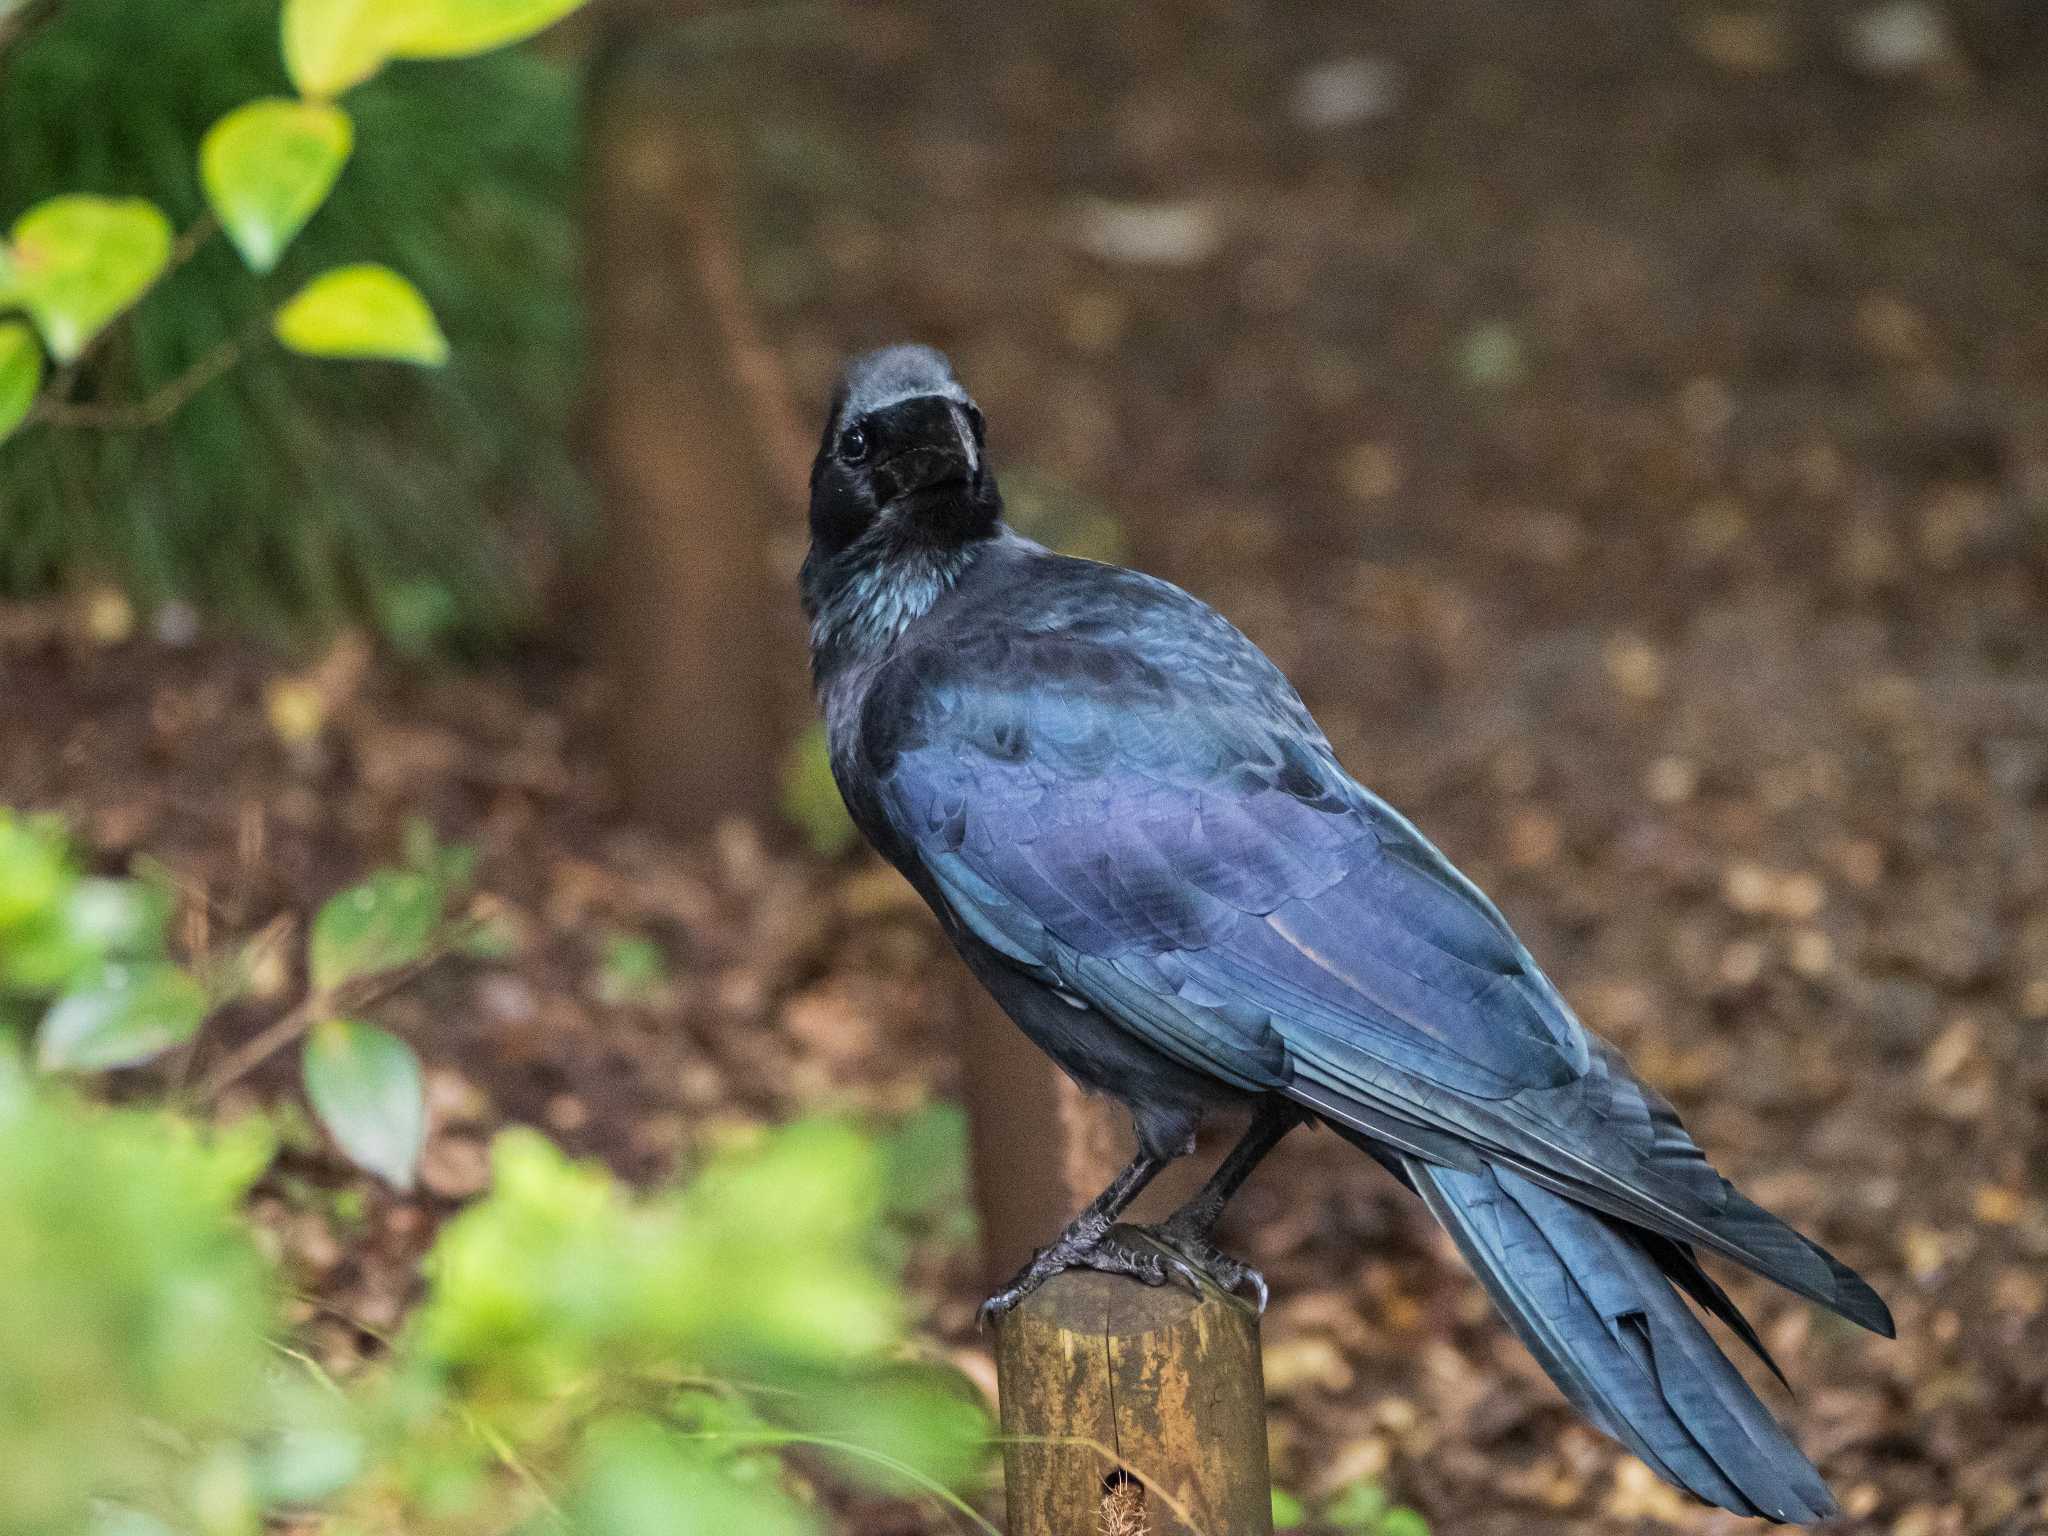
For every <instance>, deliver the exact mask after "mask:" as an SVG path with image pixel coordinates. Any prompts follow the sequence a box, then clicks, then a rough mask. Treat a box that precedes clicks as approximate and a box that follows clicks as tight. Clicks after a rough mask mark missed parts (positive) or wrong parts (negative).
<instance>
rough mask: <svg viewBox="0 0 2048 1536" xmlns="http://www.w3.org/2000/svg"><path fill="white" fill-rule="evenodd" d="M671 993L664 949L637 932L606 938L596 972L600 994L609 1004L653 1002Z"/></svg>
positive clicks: (609, 935) (611, 935) (598, 993)
mask: <svg viewBox="0 0 2048 1536" xmlns="http://www.w3.org/2000/svg"><path fill="white" fill-rule="evenodd" d="M667 990H668V958H667V957H666V956H665V955H663V954H662V952H661V946H660V945H659V944H657V943H655V942H654V940H652V939H649V938H644V937H642V936H641V935H639V934H637V933H610V934H606V935H605V941H604V954H603V956H602V957H601V958H600V959H599V962H598V970H597V995H598V997H599V999H600V1000H601V1001H603V1002H607V1003H654V1002H657V1001H659V1000H660V999H661V998H662V997H663V996H664V995H665V994H666V992H667Z"/></svg>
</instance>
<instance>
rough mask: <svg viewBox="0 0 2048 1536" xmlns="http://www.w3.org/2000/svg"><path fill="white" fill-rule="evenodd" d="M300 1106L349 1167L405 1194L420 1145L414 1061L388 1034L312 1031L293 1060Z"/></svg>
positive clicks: (367, 1028) (338, 1023) (352, 1024)
mask: <svg viewBox="0 0 2048 1536" xmlns="http://www.w3.org/2000/svg"><path fill="white" fill-rule="evenodd" d="M300 1064H301V1069H302V1072H303V1074H304V1078H305V1084H306V1099H307V1102H308V1103H310V1104H311V1105H312V1106H313V1113H314V1114H316V1115H318V1116H319V1117H320V1123H321V1124H322V1125H324V1126H326V1127H327V1130H328V1134H330V1135H331V1136H333V1137H334V1140H335V1142H336V1143H337V1144H338V1145H339V1146H340V1147H341V1150H342V1151H344V1152H346V1153H347V1154H348V1156H349V1159H350V1161H352V1162H353V1163H355V1165H356V1166H357V1167H359V1168H366V1169H368V1170H369V1171H370V1172H371V1173H374V1174H376V1175H377V1176H378V1177H379V1178H381V1179H383V1180H384V1181H385V1182H386V1183H387V1184H390V1185H391V1186H393V1187H394V1188H396V1189H407V1190H409V1189H411V1188H412V1183H413V1176H414V1174H415V1173H416V1172H417V1171H418V1169H419V1162H420V1153H421V1151H422V1150H423V1149H424V1148H425V1147H426V1144H427V1103H426V1086H425V1079H424V1077H423V1076H422V1074H421V1072H420V1059H419V1057H418V1056H417V1055H415V1054H414V1053H413V1048H412V1047H411V1046H409V1045H407V1044H406V1043H405V1042H404V1041H403V1040H401V1039H399V1038H398V1036H396V1035H394V1034H392V1033H391V1032H390V1031H388V1030H382V1029H379V1028H377V1027H376V1025H374V1024H363V1023H359V1022H357V1021H356V1020H354V1019H329V1020H327V1021H326V1022H325V1023H322V1024H316V1025H314V1026H313V1032H312V1033H311V1034H310V1035H308V1036H307V1037H306V1050H305V1054H304V1056H303V1057H302V1058H301V1063H300Z"/></svg>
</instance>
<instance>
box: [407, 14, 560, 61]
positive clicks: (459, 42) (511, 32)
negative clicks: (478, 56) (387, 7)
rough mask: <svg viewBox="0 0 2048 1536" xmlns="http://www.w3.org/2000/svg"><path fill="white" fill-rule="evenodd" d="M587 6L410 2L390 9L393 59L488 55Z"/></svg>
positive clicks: (453, 57)
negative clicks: (495, 49) (474, 54)
mask: <svg viewBox="0 0 2048 1536" xmlns="http://www.w3.org/2000/svg"><path fill="white" fill-rule="evenodd" d="M584 3H585V0H410V3H408V4H402V5H393V6H392V7H391V14H392V21H391V56H392V57H393V58H396V59H455V58H463V57H466V56H468V55H469V54H473V53H488V52H490V51H491V50H492V49H493V48H502V47H504V46H505V45H506V44H508V43H517V42H521V41H523V40H525V39H526V38H529V37H531V36H533V35H534V33H536V32H540V31H544V30H545V29H547V28H548V27H551V26H553V25H554V24H555V23H556V22H558V21H560V20H561V19H562V18H563V17H564V16H566V15H568V14H569V13H570V12H571V11H574V10H578V9H581V7H582V6H583V4H584Z"/></svg>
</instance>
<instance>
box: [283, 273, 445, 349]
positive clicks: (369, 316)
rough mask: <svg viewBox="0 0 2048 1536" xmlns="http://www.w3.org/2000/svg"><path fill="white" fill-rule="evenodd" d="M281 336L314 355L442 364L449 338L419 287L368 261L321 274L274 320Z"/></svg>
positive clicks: (285, 340) (291, 344) (287, 302)
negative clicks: (442, 332) (444, 333)
mask: <svg viewBox="0 0 2048 1536" xmlns="http://www.w3.org/2000/svg"><path fill="white" fill-rule="evenodd" d="M271 324H272V329H274V330H275V331H276V332H277V339H278V340H279V341H281V342H283V343H284V344H285V345H286V346H288V347H290V348H291V349H292V350H293V351H294V352H304V353H305V354H306V355H307V356H309V357H355V358H382V359H384V360H386V361H389V362H396V363H418V364H420V365H421V366H422V367H427V368H438V367H440V366H441V364H443V363H445V362H447V361H448V338H447V337H445V336H443V335H442V334H441V327H440V325H439V323H438V322H437V321H436V320H435V319H434V312H433V310H431V309H429V308H428V307H427V301H426V300H425V299H424V298H422V297H421V296H420V291H419V289H417V288H415V287H413V285H412V284H411V283H409V282H407V281H406V280H405V279H404V278H402V277H400V276H399V275H398V274H397V273H396V272H394V271H392V270H391V269H390V268H389V267H383V266H378V265H377V264H376V263H374V262H364V263H362V264H361V265H358V266H353V267H335V268H334V269H333V270H331V271H328V272H323V273H321V274H320V275H319V276H318V277H316V278H314V279H313V281H311V282H310V283H308V284H306V286H305V287H304V288H301V289H300V290H299V291H298V293H297V294H296V295H294V296H293V297H292V298H291V299H289V300H287V301H286V302H285V305H284V307H283V308H282V309H280V310H278V312H277V314H276V316H275V317H274V318H273V320H272V322H271Z"/></svg>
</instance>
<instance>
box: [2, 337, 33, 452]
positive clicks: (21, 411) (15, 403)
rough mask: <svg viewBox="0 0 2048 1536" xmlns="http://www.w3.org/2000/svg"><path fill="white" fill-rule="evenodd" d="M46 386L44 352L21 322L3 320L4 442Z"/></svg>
mask: <svg viewBox="0 0 2048 1536" xmlns="http://www.w3.org/2000/svg"><path fill="white" fill-rule="evenodd" d="M42 387H43V349H42V345H41V343H39V342H38V341H37V340H36V333H35V332H34V331H32V330H30V329H29V328H28V327H27V326H25V325H23V324H22V323H21V322H20V321H19V320H0V443H4V442H6V441H7V438H8V436H9V435H10V434H11V433H12V432H13V431H14V429H15V428H16V427H18V426H20V425H21V423H22V421H23V420H24V419H25V418H26V417H27V415H28V413H29V407H31V406H32V405H34V404H35V403H36V391H37V390H39V389H41V388H42Z"/></svg>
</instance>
